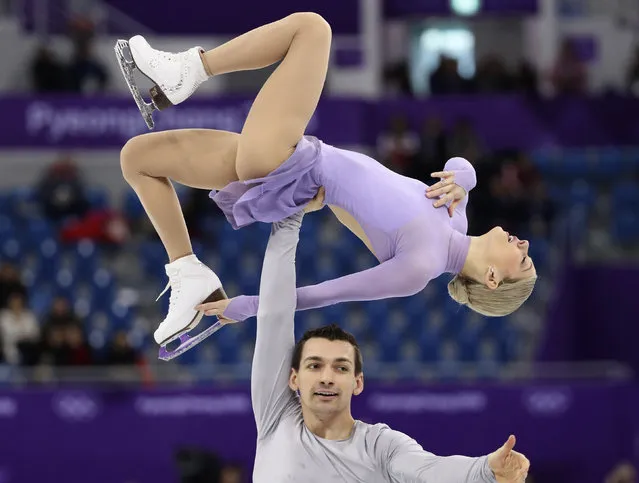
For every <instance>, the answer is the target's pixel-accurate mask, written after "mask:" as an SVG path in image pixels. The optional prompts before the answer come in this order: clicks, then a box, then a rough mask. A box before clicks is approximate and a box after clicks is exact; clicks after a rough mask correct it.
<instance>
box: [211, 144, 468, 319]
mask: <svg viewBox="0 0 639 483" xmlns="http://www.w3.org/2000/svg"><path fill="white" fill-rule="evenodd" d="M444 170H445V171H454V172H455V182H456V183H457V184H458V185H460V186H462V187H463V188H464V189H465V190H466V192H467V193H469V192H470V191H471V190H472V189H473V188H474V187H475V185H476V182H477V181H476V175H475V170H474V169H473V167H472V165H471V164H470V163H469V162H468V161H466V160H465V159H463V158H452V159H450V160H448V162H447V163H446V165H445V166H444ZM320 186H324V189H325V191H326V195H325V203H326V204H328V205H334V206H337V207H340V208H342V209H344V210H345V211H347V212H348V213H350V214H351V215H352V216H353V218H355V220H356V221H357V222H358V223H359V224H360V226H361V227H362V229H363V230H364V232H365V233H366V236H367V237H368V239H369V240H370V242H371V245H372V247H373V250H374V252H375V255H376V257H377V259H378V260H379V262H380V263H379V265H376V266H375V267H372V268H369V269H367V270H363V271H361V272H357V273H353V274H350V275H346V276H343V277H339V278H336V279H334V280H327V281H325V282H322V283H319V284H316V285H311V286H307V287H299V288H298V289H297V310H307V309H312V308H317V307H325V306H328V305H333V304H336V303H341V302H351V301H369V300H379V299H386V298H392V297H406V296H410V295H414V294H416V293H418V292H420V291H421V290H423V289H424V287H425V286H426V284H428V282H429V281H430V280H432V279H434V278H437V277H438V276H439V275H441V274H443V273H454V274H456V273H459V272H460V271H461V269H462V268H463V266H464V262H465V260H466V256H467V254H468V248H469V246H470V238H469V237H468V236H467V235H466V231H467V229H468V221H467V219H466V205H467V203H468V196H466V197H465V198H464V199H463V200H462V202H461V203H460V204H459V205H458V206H457V208H456V210H455V213H454V216H453V217H452V218H450V217H449V216H448V212H447V210H446V209H443V208H435V207H434V206H433V200H431V199H428V198H426V197H425V196H424V194H425V191H426V185H425V184H424V183H422V182H420V181H417V180H415V179H412V178H408V177H405V176H402V175H400V174H397V173H395V172H393V171H391V170H389V169H388V168H386V167H384V166H383V165H382V164H380V163H378V162H377V161H375V160H374V159H372V158H370V157H369V156H366V155H364V154H360V153H356V152H353V151H348V150H345V149H339V148H336V147H334V146H331V145H329V144H325V143H323V142H321V141H320V140H318V139H317V138H315V137H312V136H305V137H304V138H303V139H302V140H301V141H300V142H299V143H298V145H297V147H296V149H295V151H294V152H293V154H292V155H291V157H290V158H289V159H287V160H286V161H285V162H284V163H283V164H282V165H281V166H280V167H279V168H277V169H276V170H274V171H273V172H272V173H270V174H269V175H268V176H266V177H264V178H259V179H254V180H249V181H236V182H233V183H231V184H229V185H228V186H226V187H225V188H224V189H223V190H221V191H219V192H215V191H212V192H211V194H210V197H211V198H212V199H213V200H214V201H215V203H217V205H218V206H219V207H220V209H222V211H223V212H224V214H225V216H226V218H227V219H228V221H229V222H230V223H231V225H232V226H233V227H234V228H235V229H239V228H241V227H243V226H246V225H249V224H251V223H254V222H256V221H260V222H266V223H272V222H274V221H279V220H282V219H284V218H286V217H288V216H290V215H292V214H294V213H296V212H298V211H300V210H301V209H303V208H304V206H306V204H307V203H308V202H309V201H310V200H311V199H312V198H313V197H314V196H315V195H316V194H317V190H318V189H319V187H320ZM257 309H258V296H247V295H241V296H239V297H235V298H234V299H233V300H232V301H231V303H230V304H229V306H228V307H227V309H226V311H225V312H224V316H225V317H228V318H230V319H233V320H238V321H239V320H245V319H247V318H249V317H252V316H255V315H257Z"/></svg>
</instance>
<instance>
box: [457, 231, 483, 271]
mask: <svg viewBox="0 0 639 483" xmlns="http://www.w3.org/2000/svg"><path fill="white" fill-rule="evenodd" d="M485 272H486V239H485V238H484V237H483V236H473V237H470V247H469V248H468V255H467V256H466V261H465V262H464V267H463V268H462V271H461V272H460V275H462V276H463V277H466V278H469V279H471V280H475V281H476V282H481V281H482V280H483V278H484V274H485Z"/></svg>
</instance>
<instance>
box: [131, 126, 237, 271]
mask: <svg viewBox="0 0 639 483" xmlns="http://www.w3.org/2000/svg"><path fill="white" fill-rule="evenodd" d="M238 139H239V135H238V134H236V133H231V132H226V131H214V130H207V129H184V130H176V131H162V132H157V133H149V134H144V135H142V136H137V137H135V138H133V139H131V140H130V141H129V142H128V143H127V144H126V145H125V146H124V148H123V149H122V153H121V156H120V163H121V166H122V173H123V175H124V178H125V179H126V181H127V182H128V183H129V184H130V185H131V187H132V188H133V189H134V190H135V192H136V193H137V195H138V198H139V199H140V202H141V203H142V206H143V207H144V209H145V211H146V213H147V215H148V217H149V219H150V220H151V223H152V224H153V227H154V228H155V230H156V231H157V233H158V235H159V237H160V240H162V243H163V244H164V247H165V248H166V251H167V253H168V256H169V259H170V261H171V262H173V261H175V260H177V259H178V258H181V257H184V256H186V255H190V254H192V253H193V249H192V248H191V241H190V238H189V232H188V230H187V227H186V223H185V221H184V215H183V214H182V209H181V207H180V202H179V200H178V197H177V194H176V193H175V190H174V189H173V185H172V184H171V181H176V182H178V183H180V184H183V185H186V186H190V187H193V188H200V189H222V188H224V187H225V186H226V185H227V184H229V183H230V182H232V181H237V179H238V177H237V173H236V172H235V158H236V153H237V145H238Z"/></svg>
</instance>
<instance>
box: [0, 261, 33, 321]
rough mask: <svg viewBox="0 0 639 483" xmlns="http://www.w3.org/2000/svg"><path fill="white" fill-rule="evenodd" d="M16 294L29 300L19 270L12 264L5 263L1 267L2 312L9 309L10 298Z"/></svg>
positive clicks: (0, 303) (0, 295)
mask: <svg viewBox="0 0 639 483" xmlns="http://www.w3.org/2000/svg"><path fill="white" fill-rule="evenodd" d="M14 293H17V294H19V295H22V297H23V298H24V300H27V288H26V287H25V286H24V284H23V283H22V280H20V274H19V273H18V270H17V269H16V267H15V266H14V265H11V264H10V263H3V264H2V266H1V267H0V310H1V309H4V308H6V307H7V302H8V300H9V296H10V295H12V294H14Z"/></svg>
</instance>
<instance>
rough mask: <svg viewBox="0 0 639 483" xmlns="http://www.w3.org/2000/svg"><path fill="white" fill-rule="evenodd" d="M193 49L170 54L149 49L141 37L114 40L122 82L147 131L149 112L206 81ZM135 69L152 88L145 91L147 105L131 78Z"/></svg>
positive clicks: (150, 121) (184, 96)
mask: <svg viewBox="0 0 639 483" xmlns="http://www.w3.org/2000/svg"><path fill="white" fill-rule="evenodd" d="M202 51H203V49H202V47H199V46H198V47H193V48H191V49H189V50H187V51H185V52H179V53H171V52H163V51H161V50H156V49H154V48H152V47H151V46H150V45H149V43H148V42H147V41H146V39H145V38H144V37H142V36H141V35H136V36H135V37H131V39H129V40H118V41H117V42H116V44H115V54H116V57H117V59H118V62H119V64H120V69H121V70H122V75H123V76H124V80H125V81H126V83H127V85H128V86H129V90H130V91H131V94H132V95H133V98H134V99H135V103H136V104H137V105H138V108H139V109H140V113H141V114H142V117H143V118H144V120H145V121H146V124H147V126H148V127H149V129H153V127H154V126H155V123H154V121H153V111H156V110H158V111H160V110H163V109H166V108H168V107H170V106H173V105H176V104H180V103H181V102H184V101H185V100H186V99H188V98H189V97H190V96H191V95H192V94H193V93H194V92H195V91H196V89H197V88H198V87H199V86H200V84H202V83H203V82H204V81H205V80H207V79H208V75H207V73H206V70H205V69H204V65H203V64H202V59H201V57H200V52H202ZM135 69H138V70H139V71H140V72H141V73H142V74H144V76H145V77H147V78H148V79H149V80H150V81H151V82H152V83H153V84H154V86H153V87H152V88H151V89H150V90H149V93H150V94H151V102H150V103H147V102H145V101H144V98H143V97H142V94H140V90H139V89H138V86H137V84H136V82H135V79H134V77H133V74H134V71H135Z"/></svg>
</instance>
